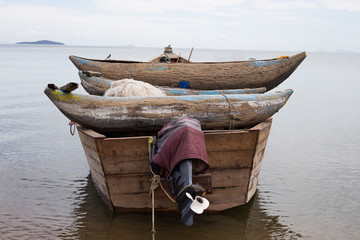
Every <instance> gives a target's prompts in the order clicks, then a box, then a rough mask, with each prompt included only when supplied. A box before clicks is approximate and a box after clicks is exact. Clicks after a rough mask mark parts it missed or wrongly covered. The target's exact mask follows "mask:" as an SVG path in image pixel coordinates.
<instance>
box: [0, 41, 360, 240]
mask: <svg viewBox="0 0 360 240" xmlns="http://www.w3.org/2000/svg"><path fill="white" fill-rule="evenodd" d="M161 51H162V49H160V48H159V49H155V48H152V49H150V48H147V49H141V48H129V49H123V48H111V47H103V48H100V47H69V46H15V45H0V71H1V80H0V82H1V85H0V86H1V87H0V93H1V94H0V182H1V184H0V239H41V238H42V239H151V234H150V230H151V215H150V214H148V213H142V214H139V213H137V214H131V213H126V214H123V213H116V214H114V213H111V212H109V210H108V209H107V208H106V207H105V205H104V204H103V203H102V202H101V201H100V199H99V198H98V196H97V193H96V191H95V189H94V186H93V183H92V181H91V177H90V176H89V168H88V166H87V161H86V159H85V155H84V153H83V149H82V146H81V143H80V141H79V138H78V136H77V134H76V135H75V136H71V135H70V133H69V127H68V122H69V120H67V119H66V118H65V117H64V116H63V115H62V114H61V113H60V112H59V111H58V110H57V109H56V108H55V106H54V105H53V104H52V103H51V102H50V101H49V100H48V99H47V97H46V96H45V95H44V94H43V90H44V88H45V86H46V85H47V84H48V83H55V84H56V85H58V86H61V85H63V84H66V83H68V82H70V81H77V82H79V79H78V76H77V71H76V68H75V67H74V66H73V65H72V63H71V62H70V60H68V55H69V54H75V55H80V56H84V57H90V58H105V57H106V56H108V54H110V53H111V54H112V58H113V59H136V60H149V59H150V58H152V57H154V56H156V55H158V54H159V53H160V52H161ZM174 51H175V52H176V53H178V52H181V55H182V56H188V54H189V52H190V49H174ZM284 54H287V55H292V54H294V52H260V51H239V50H236V51H220V50H204V49H202V50H200V49H195V50H194V52H193V55H192V60H193V61H225V60H239V59H241V60H246V59H248V58H252V57H255V58H257V59H261V58H271V57H276V56H280V55H284ZM359 59H360V55H359V54H330V53H308V57H307V58H306V59H305V61H304V62H303V63H302V64H301V65H300V67H299V68H298V69H297V71H296V72H295V73H294V74H293V75H291V76H290V78H289V79H288V80H287V81H286V82H285V83H283V84H281V85H280V86H279V87H278V88H277V90H285V89H287V88H292V89H294V91H295V93H294V94H293V95H292V97H291V98H290V100H289V101H288V103H287V104H286V106H285V107H284V108H283V109H282V110H280V112H279V113H277V114H276V115H275V116H274V121H273V126H272V130H271V134H270V137H269V140H268V145H267V149H266V154H265V157H264V161H263V165H262V170H261V174H260V182H259V186H258V191H257V194H256V195H255V197H254V198H253V199H252V201H251V202H250V203H249V204H247V205H245V206H241V207H237V208H234V209H231V210H228V211H225V212H221V213H217V214H205V215H201V216H196V217H195V223H194V225H193V226H192V227H190V228H189V227H185V226H182V225H181V224H180V220H179V216H178V215H176V214H157V215H156V230H157V235H156V239H169V238H170V237H171V238H173V239H185V238H186V239H195V238H197V239H255V240H256V239H360V230H359V226H360V203H359V199H360V176H359V172H360V94H359V92H358V90H359V89H360V81H359V80H360V78H359V76H360V60H359ZM77 91H78V92H84V90H81V89H79V90H77Z"/></svg>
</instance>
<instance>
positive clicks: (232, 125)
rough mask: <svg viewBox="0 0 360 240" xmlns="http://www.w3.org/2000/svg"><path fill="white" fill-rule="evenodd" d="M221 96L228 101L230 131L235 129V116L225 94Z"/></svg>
mask: <svg viewBox="0 0 360 240" xmlns="http://www.w3.org/2000/svg"><path fill="white" fill-rule="evenodd" d="M221 95H223V96H224V97H225V98H226V100H227V101H228V103H229V130H232V129H234V127H235V123H234V120H235V114H234V113H232V108H231V102H230V99H229V98H228V97H227V96H226V95H225V94H221Z"/></svg>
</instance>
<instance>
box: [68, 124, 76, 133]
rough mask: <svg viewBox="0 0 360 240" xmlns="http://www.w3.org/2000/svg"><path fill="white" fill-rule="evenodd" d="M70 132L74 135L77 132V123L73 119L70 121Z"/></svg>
mask: <svg viewBox="0 0 360 240" xmlns="http://www.w3.org/2000/svg"><path fill="white" fill-rule="evenodd" d="M69 126H70V134H71V135H73V136H74V134H75V123H74V122H73V121H71V122H69Z"/></svg>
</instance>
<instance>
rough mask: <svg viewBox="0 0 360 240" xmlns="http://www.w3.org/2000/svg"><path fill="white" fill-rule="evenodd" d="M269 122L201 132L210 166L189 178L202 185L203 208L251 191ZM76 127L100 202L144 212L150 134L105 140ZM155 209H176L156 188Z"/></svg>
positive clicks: (230, 203)
mask: <svg viewBox="0 0 360 240" xmlns="http://www.w3.org/2000/svg"><path fill="white" fill-rule="evenodd" d="M271 122H272V120H271V119H267V120H266V121H264V122H262V123H260V124H258V125H256V126H255V127H253V128H251V129H248V130H231V131H230V130H227V131H204V134H205V143H206V149H207V154H208V160H209V166H210V169H209V171H208V172H206V173H204V174H200V175H198V176H194V179H193V182H194V183H196V182H199V183H200V184H201V185H202V186H204V187H205V188H206V190H207V195H206V198H207V199H208V200H209V201H210V207H209V209H208V211H222V210H225V209H228V208H232V207H235V206H239V205H242V204H245V203H247V202H248V201H249V200H250V199H251V198H252V196H253V195H254V194H255V192H256V188H257V183H258V179H259V173H260V167H261V162H262V159H263V157H264V152H265V147H266V143H267V139H268V136H269V133H270V127H271ZM77 127H78V133H79V137H80V140H81V143H82V145H83V148H84V151H85V154H86V157H87V160H88V163H89V166H90V171H91V175H92V178H93V180H94V182H95V185H96V187H97V189H98V190H99V192H100V194H101V196H102V197H103V199H104V200H105V202H106V203H107V204H108V205H109V206H110V207H111V208H113V209H115V210H117V211H149V210H150V209H151V199H150V198H149V192H150V179H151V177H152V175H151V173H150V170H149V149H148V140H149V137H150V136H140V137H118V138H108V137H106V136H105V135H102V134H100V133H97V132H94V131H93V130H90V129H86V128H84V127H81V126H79V125H78V126H77ZM162 182H163V184H164V187H165V188H166V189H167V184H166V182H165V180H164V179H163V180H162ZM155 208H156V210H159V211H176V210H177V205H176V204H174V203H173V202H171V201H170V200H169V199H168V198H167V197H166V195H165V194H164V192H163V191H162V190H161V189H160V188H158V189H156V190H155Z"/></svg>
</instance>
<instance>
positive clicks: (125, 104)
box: [44, 87, 293, 132]
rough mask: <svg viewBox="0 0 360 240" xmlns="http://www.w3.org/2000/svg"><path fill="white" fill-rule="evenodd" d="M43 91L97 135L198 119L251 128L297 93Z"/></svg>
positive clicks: (209, 124)
mask: <svg viewBox="0 0 360 240" xmlns="http://www.w3.org/2000/svg"><path fill="white" fill-rule="evenodd" d="M44 92H45V94H46V95H47V96H48V97H49V99H50V100H51V101H52V102H53V103H54V105H55V106H56V107H57V108H58V109H59V110H60V111H61V112H62V113H63V114H64V115H65V116H66V117H68V118H69V119H70V120H71V121H73V122H75V123H78V124H80V125H82V126H84V127H86V128H90V129H93V130H95V131H99V132H126V131H135V130H141V131H143V130H144V131H149V130H154V131H158V130H160V129H161V128H162V127H163V126H164V125H165V124H167V123H168V122H170V121H171V120H173V119H176V118H181V117H190V118H195V119H197V120H198V121H200V123H201V126H202V129H205V130H207V129H226V128H227V129H229V126H230V127H235V128H239V127H246V126H253V125H255V124H258V123H260V122H262V121H265V120H266V119H267V118H269V117H271V116H272V115H274V114H275V113H276V112H277V111H279V109H280V108H282V107H283V106H284V105H285V103H286V102H287V100H288V99H289V97H290V96H291V94H292V93H293V91H292V90H290V89H288V90H285V91H282V92H280V91H278V92H273V93H265V94H228V95H185V96H166V97H119V98H115V97H102V96H94V95H83V94H77V93H67V92H63V91H61V90H53V89H50V88H49V87H47V88H46V89H45V91H44Z"/></svg>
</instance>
